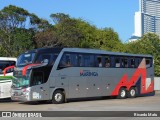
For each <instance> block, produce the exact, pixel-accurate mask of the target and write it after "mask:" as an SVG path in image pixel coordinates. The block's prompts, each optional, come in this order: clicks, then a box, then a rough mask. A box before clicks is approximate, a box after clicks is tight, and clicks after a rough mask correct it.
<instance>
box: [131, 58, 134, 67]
mask: <svg viewBox="0 0 160 120" xmlns="http://www.w3.org/2000/svg"><path fill="white" fill-rule="evenodd" d="M130 60H131V68H134V67H135V59H134V58H131V59H130Z"/></svg>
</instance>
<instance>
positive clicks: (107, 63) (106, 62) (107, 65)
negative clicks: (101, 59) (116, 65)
mask: <svg viewBox="0 0 160 120" xmlns="http://www.w3.org/2000/svg"><path fill="white" fill-rule="evenodd" d="M105 67H110V59H109V57H106V58H105Z"/></svg>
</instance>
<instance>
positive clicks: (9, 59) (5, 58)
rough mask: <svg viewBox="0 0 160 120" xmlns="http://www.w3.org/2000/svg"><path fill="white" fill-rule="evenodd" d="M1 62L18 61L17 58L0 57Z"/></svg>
mask: <svg viewBox="0 0 160 120" xmlns="http://www.w3.org/2000/svg"><path fill="white" fill-rule="evenodd" d="M1 60H6V61H11V60H12V61H17V58H14V57H0V61H1Z"/></svg>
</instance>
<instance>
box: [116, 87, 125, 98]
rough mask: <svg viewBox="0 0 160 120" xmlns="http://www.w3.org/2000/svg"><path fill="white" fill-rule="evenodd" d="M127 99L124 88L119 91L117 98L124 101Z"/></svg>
mask: <svg viewBox="0 0 160 120" xmlns="http://www.w3.org/2000/svg"><path fill="white" fill-rule="evenodd" d="M126 97H127V91H126V88H123V87H122V88H121V89H120V90H119V94H118V98H119V99H125V98H126Z"/></svg>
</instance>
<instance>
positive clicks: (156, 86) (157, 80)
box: [154, 77, 160, 90]
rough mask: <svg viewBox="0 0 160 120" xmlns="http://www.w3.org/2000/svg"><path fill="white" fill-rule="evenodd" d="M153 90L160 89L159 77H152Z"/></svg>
mask: <svg viewBox="0 0 160 120" xmlns="http://www.w3.org/2000/svg"><path fill="white" fill-rule="evenodd" d="M154 90H160V77H155V78H154Z"/></svg>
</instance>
